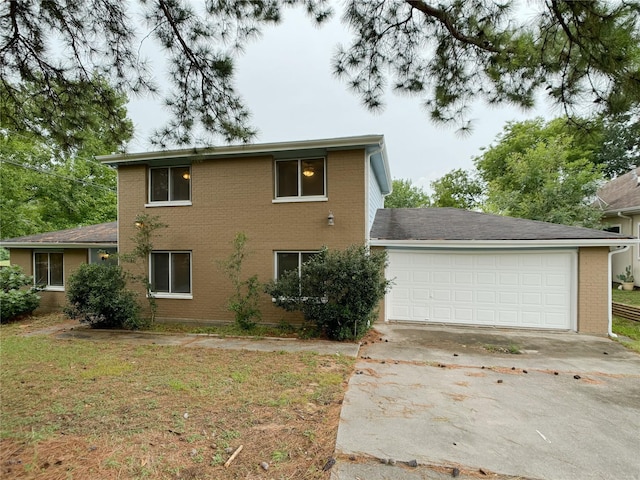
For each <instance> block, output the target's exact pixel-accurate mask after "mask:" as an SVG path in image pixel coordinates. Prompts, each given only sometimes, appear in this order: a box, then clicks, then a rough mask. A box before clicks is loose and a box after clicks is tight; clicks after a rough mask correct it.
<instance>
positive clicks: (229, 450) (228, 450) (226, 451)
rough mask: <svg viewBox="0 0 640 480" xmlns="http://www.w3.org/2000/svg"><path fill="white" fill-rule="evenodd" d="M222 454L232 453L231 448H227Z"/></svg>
mask: <svg viewBox="0 0 640 480" xmlns="http://www.w3.org/2000/svg"><path fill="white" fill-rule="evenodd" d="M224 453H226V454H229V453H233V448H231V447H227V448H225V449H224Z"/></svg>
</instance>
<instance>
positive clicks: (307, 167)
mask: <svg viewBox="0 0 640 480" xmlns="http://www.w3.org/2000/svg"><path fill="white" fill-rule="evenodd" d="M275 177H276V178H275V184H276V185H275V197H276V199H286V200H290V201H291V200H294V201H295V200H323V199H326V196H327V185H326V161H325V159H324V158H306V159H298V160H276V162H275Z"/></svg>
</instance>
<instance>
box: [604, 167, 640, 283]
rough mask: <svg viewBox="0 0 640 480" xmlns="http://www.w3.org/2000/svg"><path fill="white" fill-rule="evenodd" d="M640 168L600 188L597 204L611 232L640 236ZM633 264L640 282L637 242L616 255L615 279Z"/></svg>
mask: <svg viewBox="0 0 640 480" xmlns="http://www.w3.org/2000/svg"><path fill="white" fill-rule="evenodd" d="M639 174H640V168H634V169H633V170H631V171H630V172H628V173H625V174H624V175H621V176H619V177H616V178H614V179H613V180H611V181H609V182H607V183H606V184H604V186H603V187H602V188H600V190H598V199H597V205H598V206H600V208H601V209H602V211H603V215H604V216H603V219H602V221H603V223H605V224H606V225H607V230H608V231H610V232H617V233H622V234H625V235H633V236H636V237H637V236H640V178H638V175H639ZM629 265H631V267H632V269H633V273H634V278H635V284H636V285H638V286H640V249H639V248H638V247H637V246H636V247H633V248H631V249H629V250H628V251H627V252H625V253H623V254H621V255H616V256H615V258H614V259H613V280H614V281H615V280H617V276H618V275H620V274H623V273H624V272H625V269H626V268H627V266H629Z"/></svg>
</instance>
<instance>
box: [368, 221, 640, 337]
mask: <svg viewBox="0 0 640 480" xmlns="http://www.w3.org/2000/svg"><path fill="white" fill-rule="evenodd" d="M635 243H637V240H635V239H633V238H632V237H627V236H624V235H620V234H616V233H611V232H604V231H601V230H593V229H587V228H579V227H568V226H565V225H557V224H550V223H545V222H538V221H533V220H525V219H520V218H511V217H503V216H497V215H489V214H484V213H478V212H469V211H465V210H459V209H454V208H421V209H380V210H378V212H377V214H376V218H375V221H374V223H373V227H372V229H371V245H372V246H374V247H383V248H385V249H386V250H387V252H388V254H389V265H388V267H387V271H386V276H387V278H388V279H390V280H393V285H392V288H391V291H390V292H389V293H388V294H387V297H386V298H385V302H384V310H383V319H384V320H385V321H404V322H419V323H424V324H430V323H438V324H454V325H471V326H488V327H504V328H536V329H551V330H573V331H581V332H588V333H597V334H602V335H605V334H607V332H608V330H609V311H610V300H609V296H610V285H611V273H610V259H611V256H612V255H614V254H615V253H617V252H621V251H624V250H626V248H627V247H628V246H629V245H632V244H635Z"/></svg>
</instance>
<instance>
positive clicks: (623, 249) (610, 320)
mask: <svg viewBox="0 0 640 480" xmlns="http://www.w3.org/2000/svg"><path fill="white" fill-rule="evenodd" d="M618 215H620V214H618ZM629 248H631V246H630V245H625V246H624V247H622V248H620V249H618V250H611V251H610V252H609V262H608V264H609V265H608V266H609V276H608V280H609V290H608V292H609V325H608V327H607V335H609V337H610V338H617V337H618V335H616V334H615V333H613V330H612V329H611V328H612V325H613V308H612V306H611V302H612V301H613V295H612V293H611V284H612V283H613V278H612V275H613V273H612V265H611V258H612V257H613V256H614V255H615V254H617V253H622V252H626V251H627V250H629Z"/></svg>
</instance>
